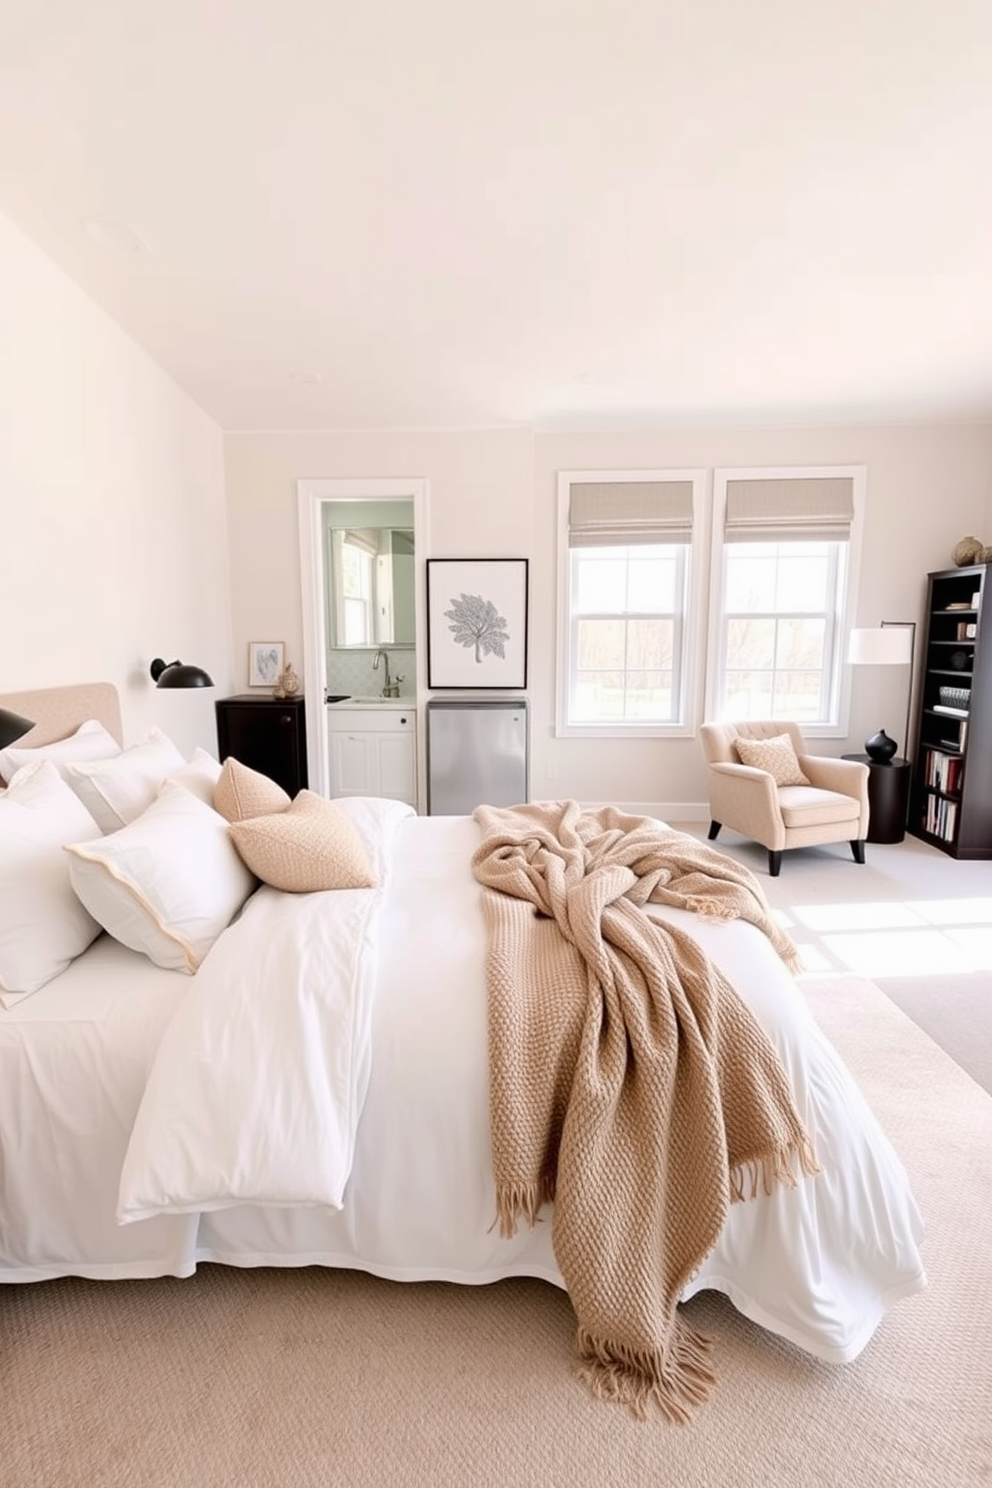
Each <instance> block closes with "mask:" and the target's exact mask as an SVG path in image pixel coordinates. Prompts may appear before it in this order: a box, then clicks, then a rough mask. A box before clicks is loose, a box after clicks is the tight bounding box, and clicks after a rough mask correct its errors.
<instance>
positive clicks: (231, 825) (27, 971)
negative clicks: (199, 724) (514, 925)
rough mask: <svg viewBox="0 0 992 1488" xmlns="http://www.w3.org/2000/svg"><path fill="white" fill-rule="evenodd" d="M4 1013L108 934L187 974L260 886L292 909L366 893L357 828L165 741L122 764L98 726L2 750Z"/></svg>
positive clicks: (303, 798) (330, 806)
mask: <svg viewBox="0 0 992 1488" xmlns="http://www.w3.org/2000/svg"><path fill="white" fill-rule="evenodd" d="M0 781H8V782H9V785H8V787H7V789H6V790H3V789H0V1003H2V1004H3V1005H4V1006H9V1005H12V1004H13V1003H14V1002H17V1001H19V1000H20V998H21V997H24V996H27V995H29V994H30V993H32V992H36V991H37V990H38V989H39V988H40V987H43V986H44V985H45V983H46V982H48V981H51V979H52V978H53V977H55V976H57V975H58V974H59V973H60V972H61V971H64V970H65V968H66V967H67V966H68V965H69V963H70V962H71V961H73V960H74V959H75V958H76V957H77V956H79V955H80V954H81V953H82V952H83V951H84V950H85V949H86V947H87V946H88V945H89V944H90V942H91V941H93V940H94V939H95V938H96V937H97V935H99V934H100V932H101V930H106V931H107V932H108V933H109V934H110V935H112V936H113V937H114V939H115V940H119V941H121V942H122V943H123V944H124V945H126V946H129V947H130V948H131V949H132V950H135V951H140V952H142V953H144V954H145V955H146V956H148V957H149V959H150V960H152V961H154V962H155V964H156V965H157V966H162V967H165V968H167V969H169V970H173V971H182V972H187V973H190V974H192V973H193V972H195V971H196V969H197V967H198V966H199V965H200V963H201V961H202V960H203V958H204V956H205V955H206V954H207V952H208V951H209V949H210V947H211V946H212V945H213V943H214V941H215V940H216V939H217V937H218V936H219V935H220V933H221V931H222V930H224V929H225V927H226V926H227V925H229V924H230V923H231V921H232V920H233V919H234V917H235V916H236V915H237V914H238V913H239V911H240V910H241V908H242V906H243V905H244V903H245V901H246V900H247V899H248V897H249V895H250V894H251V893H252V892H253V891H254V889H255V888H256V887H257V885H258V881H259V880H261V881H262V882H264V883H267V884H270V885H272V886H273V887H274V888H277V889H282V890H284V891H287V892H289V893H310V892H314V891H317V890H324V889H355V888H374V887H375V886H376V879H375V875H374V873H373V870H372V867H371V865H370V862H369V855H368V852H367V849H366V847H365V844H364V842H363V840H362V838H361V836H360V835H359V833H358V831H357V829H356V827H355V825H354V823H353V822H352V821H351V820H350V819H349V817H348V816H347V815H346V814H345V812H344V811H343V810H342V809H341V808H340V807H339V806H338V805H336V804H335V802H333V801H329V800H326V799H325V798H324V797H323V796H318V795H315V794H314V793H313V792H311V791H308V790H303V791H301V792H300V793H299V795H298V796H297V797H296V798H295V800H291V799H290V797H289V796H288V795H287V794H286V792H285V791H284V790H283V789H282V788H281V786H278V785H277V784H276V783H275V782H274V781H273V780H270V779H269V778H268V777H267V776H265V775H261V774H259V773H258V772H257V771H254V770H250V769H248V767H247V766H245V765H242V764H240V763H239V762H238V761H237V760H234V759H228V760H226V761H225V762H224V764H223V766H221V765H220V764H219V763H218V761H217V760H216V759H214V758H213V756H212V755H210V754H209V753H208V752H207V751H206V750H204V749H197V750H196V752H195V753H194V755H193V757H192V759H191V760H189V761H187V760H186V759H185V758H184V757H183V755H182V754H181V753H180V752H179V750H178V749H177V748H176V746H175V745H174V744H173V743H172V742H171V740H169V739H168V738H167V737H166V736H165V734H163V733H162V732H161V730H160V729H152V730H151V731H150V732H149V733H148V735H147V736H146V738H145V739H144V740H143V742H142V743H140V744H136V745H134V746H132V747H131V748H129V749H121V748H120V746H119V745H118V743H117V741H116V740H115V739H114V738H113V736H112V735H111V734H109V733H108V732H107V730H106V729H104V728H103V726H102V725H101V724H99V723H97V722H95V721H90V722H89V723H84V724H83V725H82V726H81V727H80V728H79V729H78V730H77V731H76V733H75V734H73V735H72V736H71V737H70V738H68V739H63V740H60V741H59V742H58V743H56V744H48V745H44V746H42V747H40V748H36V749H29V748H22V749H19V748H17V747H16V746H12V747H11V748H9V749H5V750H0Z"/></svg>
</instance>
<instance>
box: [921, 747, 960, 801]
mask: <svg viewBox="0 0 992 1488" xmlns="http://www.w3.org/2000/svg"><path fill="white" fill-rule="evenodd" d="M963 769H964V761H963V759H962V757H961V755H960V754H945V753H944V752H943V750H940V749H930V748H928V749H927V753H926V757H925V759H924V762H923V783H924V785H927V786H929V787H930V788H931V790H936V791H941V792H942V793H943V794H944V795H945V796H956V795H957V794H958V792H959V791H960V789H961V772H962V770H963Z"/></svg>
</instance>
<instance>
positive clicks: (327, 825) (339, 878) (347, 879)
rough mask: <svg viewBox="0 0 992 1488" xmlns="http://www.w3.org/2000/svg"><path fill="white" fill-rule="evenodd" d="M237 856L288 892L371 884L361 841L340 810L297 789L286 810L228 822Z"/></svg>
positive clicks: (264, 879)
mask: <svg viewBox="0 0 992 1488" xmlns="http://www.w3.org/2000/svg"><path fill="white" fill-rule="evenodd" d="M229 831H230V833H231V838H232V840H233V842H234V845H235V847H236V848H237V849H238V852H239V853H240V854H241V857H242V860H243V861H244V863H245V864H246V865H247V867H249V868H250V869H251V871H252V873H254V874H255V877H256V878H260V879H261V880H262V882H263V883H267V884H271V885H272V887H273V888H274V889H284V890H286V892H288V893H290V894H311V893H314V892H315V891H316V890H318V889H374V888H375V887H376V879H375V875H374V874H373V872H372V867H371V864H370V863H369V855H368V852H367V850H366V847H365V844H364V842H363V841H362V839H361V837H360V836H359V833H358V830H357V829H356V827H355V825H354V823H353V822H351V821H349V819H348V818H347V817H346V816H345V814H344V812H343V811H341V810H340V809H339V808H338V807H337V806H335V804H334V802H333V801H328V800H327V799H326V798H325V797H324V796H318V795H315V794H314V792H313V791H309V790H301V791H300V793H299V795H298V796H297V797H296V798H295V800H294V801H293V802H292V804H291V805H290V806H289V807H288V808H287V809H286V810H285V811H277V812H275V813H274V814H272V815H270V816H254V817H252V818H251V819H250V820H248V821H241V822H232V823H231V825H230V828H229Z"/></svg>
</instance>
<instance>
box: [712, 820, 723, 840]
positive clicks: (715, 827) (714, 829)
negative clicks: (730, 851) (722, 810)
mask: <svg viewBox="0 0 992 1488" xmlns="http://www.w3.org/2000/svg"><path fill="white" fill-rule="evenodd" d="M722 826H723V822H715V821H711V822H710V830H709V839H710V841H711V842H715V841H716V834H717V833H718V832H719V830H720V828H721V827H722Z"/></svg>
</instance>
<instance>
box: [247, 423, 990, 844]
mask: <svg viewBox="0 0 992 1488" xmlns="http://www.w3.org/2000/svg"><path fill="white" fill-rule="evenodd" d="M225 449H226V470H227V501H228V517H229V528H230V550H231V572H232V579H231V584H232V624H233V634H234V650H235V661H236V677H235V682H236V686H237V687H238V688H239V689H240V688H241V687H243V685H244V673H243V665H244V659H245V656H246V651H247V643H248V641H249V640H251V639H267V638H272V639H277V640H278V639H284V640H285V641H286V643H287V646H288V653H287V654H289V655H291V656H292V657H293V659H294V660H296V659H297V658H298V656H299V655H300V654H301V650H300V648H301V645H302V639H301V638H302V617H301V614H300V603H301V600H300V581H299V558H298V533H297V521H296V481H297V480H298V479H300V478H303V477H321V476H323V477H331V476H336V477H342V476H354V477H356V478H357V477H366V476H373V477H374V476H384V477H385V476H390V477H394V476H395V477H402V476H418V477H423V478H426V479H427V481H428V482H429V489H430V494H429V506H430V533H429V546H428V552H426V553H421V554H420V555H419V556H420V557H421V558H426V557H429V556H431V557H486V556H491V557H497V556H498V557H525V558H529V559H530V560H531V563H530V661H529V686H528V693H529V696H530V700H531V723H532V741H531V743H532V791H533V794H534V795H535V796H537V797H542V796H543V797H549V796H576V797H578V798H579V799H581V800H586V801H598V800H616V801H622V802H624V803H626V804H628V805H629V806H631V807H634V808H636V809H653V810H656V811H660V812H661V813H662V814H664V815H666V816H668V817H670V818H671V819H679V818H680V817H681V819H683V820H685V819H688V818H689V817H691V816H693V815H697V816H705V785H704V778H703V771H702V768H701V765H700V760H699V752H698V746H697V745H696V743H695V740H691V739H690V740H677V741H671V742H668V741H666V742H664V743H662V742H659V741H657V740H651V739H631V740H620V741H605V742H604V741H601V740H585V739H556V738H554V709H555V691H554V683H555V625H556V609H555V606H556V599H555V585H556V554H555V522H556V517H555V513H556V476H557V472H558V471H559V470H565V469H582V468H587V469H593V468H610V469H624V468H626V469H639V468H653V467H684V466H704V467H706V468H708V469H712V468H714V467H717V466H724V465H727V466H729V465H803V464H823V463H827V464H862V463H863V464H866V465H867V466H868V509H867V518H866V531H865V544H864V552H863V558H862V568H861V583H860V588H859V600H858V614H857V622H858V624H859V625H875V624H877V623H878V622H879V621H880V620H883V619H888V620H895V619H899V620H901V619H916V620H918V621H919V620H921V619H922V613H921V611H922V603H923V596H924V591H925V576H926V573H927V572H928V571H929V570H930V569H935V568H942V567H945V566H949V565H950V562H951V558H950V553H951V549H952V548H953V546H954V543H955V542H956V541H957V540H958V538H959V537H961V536H963V535H964V534H966V533H968V532H972V531H975V532H977V533H979V534H980V533H981V532H982V531H983V530H988V532H989V540H990V541H992V525H990V524H989V522H988V520H987V518H988V516H989V513H990V511H992V428H988V427H984V426H981V427H972V426H962V427H958V426H947V427H905V428H902V427H893V428H850V429H836V428H827V427H825V428H810V429H777V430H776V429H768V430H743V429H742V430H703V429H698V430H694V431H685V432H677V431H667V432H656V433H641V434H630V433H624V434H551V433H541V434H532V433H531V432H530V431H527V430H497V431H493V430H481V431H468V432H465V431H460V432H444V431H438V432H432V433H407V432H389V431H386V432H381V433H355V434H348V433H309V432H308V433H269V434H265V433H229V434H228V435H227V436H226V438H225ZM418 567H420V574H419V580H420V606H421V616H422V611H423V570H422V567H421V566H420V565H418ZM421 652H422V648H421ZM418 666H419V670H420V680H421V689H423V680H424V668H423V657H422V654H421V657H420V658H419V661H418ZM903 677H904V674H901V673H896V672H893V674H892V675H891V676H888V677H880V676H879V675H878V674H877V673H875V674H874V675H872V676H871V677H869V676H867V675H859V676H856V677H855V678H854V681H853V689H852V706H851V721H850V734H849V737H848V739H846V740H837V739H834V740H830V741H829V742H828V743H825V744H824V745H823V749H824V752H825V753H832V754H841V753H845V752H851V751H854V750H860V749H861V747H862V743H863V740H864V738H865V736H866V735H867V734H869V733H871V732H873V730H874V729H875V728H877V727H878V726H879V724H880V723H882V722H885V723H886V725H887V726H889V727H890V731H892V729H898V731H899V732H900V733H901V731H902V724H903V721H904V716H905V702H904V699H905V692H904V691H903V690H902V688H901V686H900V682H901V680H902V678H903ZM422 696H423V691H422ZM880 709H884V710H885V711H884V713H883V714H882V715H881V716H880V711H879V710H880ZM697 721H698V719H697Z"/></svg>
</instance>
